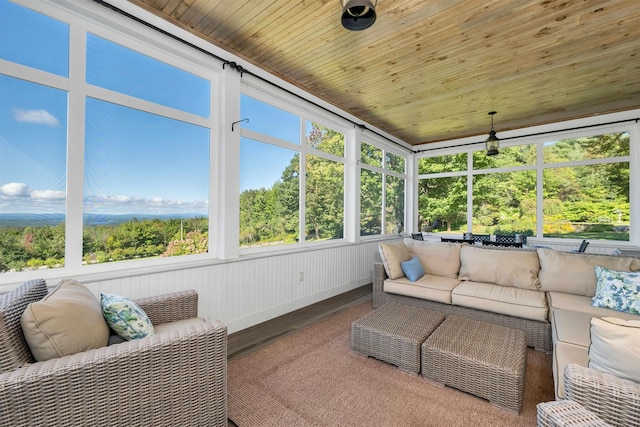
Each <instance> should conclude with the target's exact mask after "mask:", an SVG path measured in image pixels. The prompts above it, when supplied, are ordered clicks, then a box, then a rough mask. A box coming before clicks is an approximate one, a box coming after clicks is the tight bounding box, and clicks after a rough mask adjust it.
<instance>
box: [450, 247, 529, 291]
mask: <svg viewBox="0 0 640 427" xmlns="http://www.w3.org/2000/svg"><path fill="white" fill-rule="evenodd" d="M460 260H461V263H462V264H461V266H460V280H471V281H474V282H485V283H495V284H497V285H501V286H511V287H514V288H520V289H529V290H534V291H535V290H537V289H538V288H539V283H538V272H539V271H540V263H539V262H538V254H537V253H536V252H532V251H521V250H493V249H485V248H477V247H475V246H463V247H462V252H461V254H460Z"/></svg>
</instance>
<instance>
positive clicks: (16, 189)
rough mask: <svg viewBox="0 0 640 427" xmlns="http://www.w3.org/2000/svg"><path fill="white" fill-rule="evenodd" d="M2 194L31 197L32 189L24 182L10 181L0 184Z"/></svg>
mask: <svg viewBox="0 0 640 427" xmlns="http://www.w3.org/2000/svg"><path fill="white" fill-rule="evenodd" d="M0 194H1V195H3V196H6V197H29V196H30V195H31V189H30V188H29V186H28V185H27V184H25V183H22V182H10V183H8V184H4V185H1V186H0Z"/></svg>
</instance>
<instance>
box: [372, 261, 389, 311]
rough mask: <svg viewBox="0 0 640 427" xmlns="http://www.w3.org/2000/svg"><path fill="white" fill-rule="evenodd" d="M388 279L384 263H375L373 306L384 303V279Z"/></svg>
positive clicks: (376, 306)
mask: <svg viewBox="0 0 640 427" xmlns="http://www.w3.org/2000/svg"><path fill="white" fill-rule="evenodd" d="M386 279H387V273H386V271H384V264H382V263H381V262H374V263H373V308H378V307H379V306H381V305H382V302H381V297H382V293H383V292H384V281H385V280H386Z"/></svg>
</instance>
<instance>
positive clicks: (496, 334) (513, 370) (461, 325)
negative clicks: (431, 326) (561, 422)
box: [422, 316, 527, 413]
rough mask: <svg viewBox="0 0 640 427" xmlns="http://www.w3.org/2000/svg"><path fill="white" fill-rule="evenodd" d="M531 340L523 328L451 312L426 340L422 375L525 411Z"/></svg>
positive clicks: (498, 405)
mask: <svg viewBox="0 0 640 427" xmlns="http://www.w3.org/2000/svg"><path fill="white" fill-rule="evenodd" d="M526 343H527V339H526V334H525V333H524V331H521V330H519V329H512V328H507V327H504V326H498V325H493V324H489V323H485V322H480V321H478V320H471V319H465V318H462V317H459V316H449V317H447V319H446V320H445V321H444V322H442V324H441V325H440V326H439V327H438V329H436V330H435V331H434V332H433V333H432V334H431V336H429V338H427V340H426V341H425V342H424V344H422V375H423V377H424V378H425V379H427V380H429V381H431V382H434V383H437V384H440V385H448V386H451V387H455V388H457V389H459V390H462V391H465V392H467V393H471V394H473V395H475V396H478V397H481V398H484V399H487V400H489V402H491V404H492V405H494V406H496V407H499V408H501V409H506V410H508V411H510V412H514V413H519V412H520V408H521V407H522V392H523V384H524V373H525V368H526V363H527V344H526Z"/></svg>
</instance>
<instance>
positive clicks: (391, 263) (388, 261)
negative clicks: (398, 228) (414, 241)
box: [380, 242, 411, 280]
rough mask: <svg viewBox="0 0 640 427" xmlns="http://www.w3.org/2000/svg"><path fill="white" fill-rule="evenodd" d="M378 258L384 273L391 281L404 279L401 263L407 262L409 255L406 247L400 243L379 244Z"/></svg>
mask: <svg viewBox="0 0 640 427" xmlns="http://www.w3.org/2000/svg"><path fill="white" fill-rule="evenodd" d="M380 258H382V264H384V271H385V272H386V273H387V276H388V277H389V278H390V279H392V280H395V279H399V278H401V277H404V272H403V271H402V265H400V263H401V262H404V261H409V260H410V259H411V254H410V253H409V249H408V248H407V246H406V245H405V244H404V243H402V242H398V243H380Z"/></svg>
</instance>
